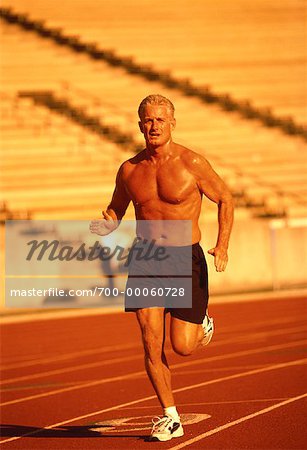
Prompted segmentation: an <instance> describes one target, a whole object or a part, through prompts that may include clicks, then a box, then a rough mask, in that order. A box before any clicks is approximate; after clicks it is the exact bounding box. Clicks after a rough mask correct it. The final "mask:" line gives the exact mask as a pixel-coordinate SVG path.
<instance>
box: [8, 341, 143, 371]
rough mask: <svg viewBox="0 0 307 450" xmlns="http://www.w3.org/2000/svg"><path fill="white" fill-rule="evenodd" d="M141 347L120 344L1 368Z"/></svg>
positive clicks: (136, 344)
mask: <svg viewBox="0 0 307 450" xmlns="http://www.w3.org/2000/svg"><path fill="white" fill-rule="evenodd" d="M137 347H141V345H140V343H139V342H135V343H130V344H120V345H108V346H105V347H99V348H94V349H89V350H81V351H78V352H77V351H76V352H71V353H64V354H63V355H57V356H52V357H49V358H42V359H35V360H31V361H25V362H21V363H16V364H8V365H6V366H1V370H10V369H21V368H23V367H30V366H37V365H41V364H49V363H51V362H58V361H65V360H67V359H74V358H80V356H88V355H96V354H99V353H107V352H116V351H120V350H127V349H132V348H137Z"/></svg>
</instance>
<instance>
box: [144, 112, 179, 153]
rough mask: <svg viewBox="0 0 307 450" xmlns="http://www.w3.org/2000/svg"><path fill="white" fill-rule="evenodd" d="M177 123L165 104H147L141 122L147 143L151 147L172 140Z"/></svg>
mask: <svg viewBox="0 0 307 450" xmlns="http://www.w3.org/2000/svg"><path fill="white" fill-rule="evenodd" d="M175 124H176V120H175V119H174V117H173V115H172V113H171V111H170V109H169V108H168V107H167V106H165V105H146V106H145V108H144V110H143V113H142V117H141V120H140V122H139V126H140V130H141V132H142V133H143V134H144V137H145V140H146V143H147V144H148V145H150V146H151V147H160V146H162V145H165V144H167V143H168V142H170V141H171V137H172V130H173V129H174V128H175Z"/></svg>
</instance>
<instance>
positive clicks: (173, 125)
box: [171, 117, 176, 130]
mask: <svg viewBox="0 0 307 450" xmlns="http://www.w3.org/2000/svg"><path fill="white" fill-rule="evenodd" d="M171 126H172V130H174V129H175V128H176V119H175V117H174V118H173V119H172V121H171Z"/></svg>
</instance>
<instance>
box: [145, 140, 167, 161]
mask: <svg viewBox="0 0 307 450" xmlns="http://www.w3.org/2000/svg"><path fill="white" fill-rule="evenodd" d="M173 152H174V149H173V142H172V141H169V142H167V143H166V144H164V145H161V146H159V147H154V146H151V145H148V144H147V145H146V156H147V159H151V160H156V161H163V160H164V159H169V158H170V157H171V156H172V154H173Z"/></svg>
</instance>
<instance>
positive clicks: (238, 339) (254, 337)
mask: <svg viewBox="0 0 307 450" xmlns="http://www.w3.org/2000/svg"><path fill="white" fill-rule="evenodd" d="M305 329H306V326H305V325H304V326H303V327H292V328H283V329H280V330H272V331H269V332H259V333H250V334H246V335H244V336H239V337H235V338H232V339H223V340H221V341H218V342H213V343H212V344H211V348H213V347H218V346H222V345H227V344H229V343H231V344H233V343H240V342H248V341H250V340H252V341H253V342H255V341H256V340H257V339H260V340H262V339H263V338H264V337H265V338H267V337H268V336H278V335H280V334H282V335H283V334H285V333H286V334H288V335H289V334H291V333H298V332H300V331H304V330H305ZM127 345H128V346H127V347H126V348H130V345H131V346H133V347H134V346H135V345H133V344H127ZM135 347H136V346H135ZM108 348H110V347H108ZM111 348H114V347H111ZM115 348H116V349H118V346H116V347H115ZM108 351H109V350H108ZM100 352H102V350H100ZM170 352H171V349H168V350H166V354H169V353H170ZM95 353H96V351H95ZM74 354H75V353H74ZM142 358H143V353H140V354H139V355H134V356H131V359H142ZM127 360H129V358H128V357H127V358H123V359H122V360H121V358H114V360H113V361H114V363H115V364H116V363H118V362H122V361H123V362H124V361H127ZM107 361H108V362H106V361H98V362H94V363H87V364H80V365H75V366H71V365H70V366H69V367H68V368H62V369H54V370H49V371H45V372H39V373H35V374H30V375H24V376H22V377H15V378H7V379H2V380H1V381H0V386H1V385H7V384H11V383H15V382H18V381H26V380H33V379H36V378H43V377H48V376H51V375H60V374H62V373H69V372H73V371H77V370H83V369H89V368H93V367H99V366H104V365H105V364H112V359H109V360H107Z"/></svg>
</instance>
